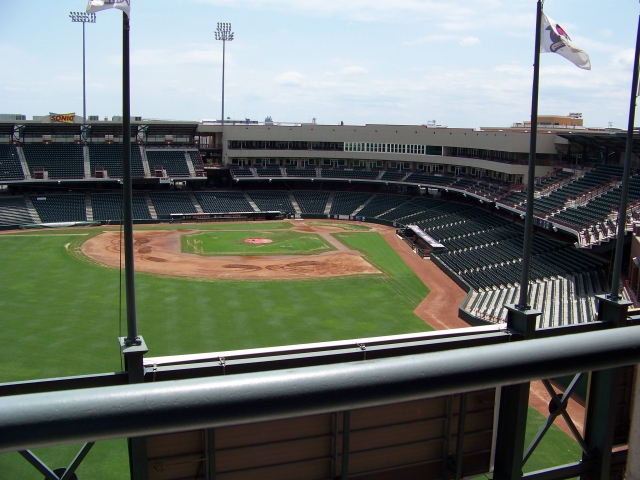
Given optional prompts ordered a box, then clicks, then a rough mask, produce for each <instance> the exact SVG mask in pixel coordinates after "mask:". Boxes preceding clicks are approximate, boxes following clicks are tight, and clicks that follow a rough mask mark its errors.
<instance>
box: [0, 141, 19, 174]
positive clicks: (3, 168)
mask: <svg viewBox="0 0 640 480" xmlns="http://www.w3.org/2000/svg"><path fill="white" fill-rule="evenodd" d="M0 180H24V172H23V171H22V165H21V164H20V157H19V156H18V151H17V150H16V147H15V145H12V144H5V143H2V144H0Z"/></svg>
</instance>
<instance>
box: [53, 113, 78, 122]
mask: <svg viewBox="0 0 640 480" xmlns="http://www.w3.org/2000/svg"><path fill="white" fill-rule="evenodd" d="M75 116H76V114H75V112H74V113H51V112H49V118H50V119H51V121H52V122H63V123H73V117H75Z"/></svg>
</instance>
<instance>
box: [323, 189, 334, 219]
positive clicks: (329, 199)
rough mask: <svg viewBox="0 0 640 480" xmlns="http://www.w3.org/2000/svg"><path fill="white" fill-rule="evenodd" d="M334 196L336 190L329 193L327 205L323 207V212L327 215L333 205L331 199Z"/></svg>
mask: <svg viewBox="0 0 640 480" xmlns="http://www.w3.org/2000/svg"><path fill="white" fill-rule="evenodd" d="M335 196H336V192H331V193H329V198H328V199H327V205H326V206H325V207H324V214H325V215H329V212H330V211H331V206H332V205H333V199H334V198H335Z"/></svg>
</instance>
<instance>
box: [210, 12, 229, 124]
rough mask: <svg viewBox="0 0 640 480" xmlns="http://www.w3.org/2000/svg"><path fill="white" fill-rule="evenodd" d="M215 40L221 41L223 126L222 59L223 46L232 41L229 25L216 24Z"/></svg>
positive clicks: (222, 121) (223, 56) (222, 120)
mask: <svg viewBox="0 0 640 480" xmlns="http://www.w3.org/2000/svg"><path fill="white" fill-rule="evenodd" d="M214 34H215V38H216V40H222V116H221V117H220V118H221V120H220V121H221V124H222V125H223V126H224V58H225V44H226V43H227V42H231V41H232V40H233V32H232V31H231V24H230V23H221V22H218V25H217V27H216V31H215V32H214Z"/></svg>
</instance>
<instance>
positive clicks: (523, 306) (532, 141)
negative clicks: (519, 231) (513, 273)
mask: <svg viewBox="0 0 640 480" xmlns="http://www.w3.org/2000/svg"><path fill="white" fill-rule="evenodd" d="M542 4H543V0H538V5H537V7H538V8H537V13H536V41H535V44H536V46H535V55H534V62H533V89H532V92H531V133H530V137H529V168H528V170H527V209H526V214H525V219H524V242H523V252H522V277H521V279H520V298H519V300H518V304H517V305H516V308H517V309H518V310H529V308H530V306H529V305H528V301H529V270H530V269H531V241H532V238H533V191H534V189H535V173H536V141H537V139H538V84H539V77H540V38H541V36H542V32H541V30H542V27H541V25H542Z"/></svg>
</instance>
